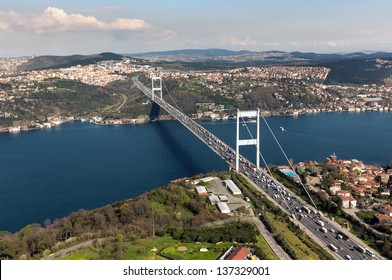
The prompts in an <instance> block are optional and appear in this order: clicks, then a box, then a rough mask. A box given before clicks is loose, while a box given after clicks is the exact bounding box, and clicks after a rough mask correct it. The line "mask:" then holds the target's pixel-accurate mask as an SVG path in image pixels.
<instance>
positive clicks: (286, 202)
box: [133, 77, 378, 260]
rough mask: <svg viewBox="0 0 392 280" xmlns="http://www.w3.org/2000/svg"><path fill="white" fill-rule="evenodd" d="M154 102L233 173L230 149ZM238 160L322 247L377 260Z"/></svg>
mask: <svg viewBox="0 0 392 280" xmlns="http://www.w3.org/2000/svg"><path fill="white" fill-rule="evenodd" d="M133 81H134V83H135V84H136V86H137V87H138V88H139V89H140V90H141V91H142V92H143V93H144V94H145V95H146V96H147V97H149V98H150V99H151V98H152V93H151V91H150V90H149V89H147V88H146V87H145V86H144V85H143V84H142V83H141V82H140V81H139V80H138V79H137V77H135V78H133ZM154 102H156V103H157V104H158V105H159V106H161V108H162V109H164V110H166V111H167V112H168V113H169V114H171V115H172V116H173V117H175V118H176V119H177V120H178V121H180V122H181V123H182V124H183V125H184V126H185V127H187V128H188V129H189V130H190V131H191V132H192V133H193V134H194V135H195V136H197V137H198V138H199V139H200V140H201V141H203V142H204V143H205V144H206V145H207V146H208V147H209V148H210V149H212V150H213V151H214V152H215V153H216V154H217V155H218V156H219V157H221V158H222V159H223V160H225V161H226V162H227V163H228V165H229V166H230V167H231V168H232V169H235V151H234V150H233V149H232V148H231V147H230V146H228V145H227V144H226V143H225V142H223V141H222V140H220V139H219V138H218V137H216V136H215V135H213V134H212V133H210V132H209V131H208V130H206V129H205V128H204V127H202V126H201V125H200V124H198V123H196V122H195V121H194V120H192V119H191V118H189V117H188V116H186V115H185V114H183V113H182V112H181V111H180V110H178V109H176V108H174V107H173V106H172V105H170V104H168V103H167V102H166V101H164V100H163V99H161V98H159V97H157V96H155V97H154ZM239 159H240V170H237V172H240V173H242V174H243V175H244V176H245V177H247V178H248V179H249V180H250V181H252V182H253V183H254V185H255V186H257V188H258V189H259V190H260V191H261V192H262V193H264V194H265V195H267V197H269V198H270V199H272V200H273V201H274V202H275V203H276V204H277V205H279V206H280V208H281V209H282V210H284V211H285V212H286V213H287V214H288V215H289V216H290V217H291V218H292V219H293V220H294V222H295V223H298V224H299V225H301V226H302V228H305V229H306V231H307V233H308V234H309V235H310V236H311V237H312V238H313V239H315V238H316V239H318V240H319V243H321V244H323V245H324V247H325V248H327V249H328V250H329V251H330V252H331V253H332V254H334V255H335V256H336V257H337V258H340V259H345V260H351V259H353V260H369V259H378V257H377V256H376V255H375V254H374V252H373V251H372V250H371V249H369V248H366V247H365V245H364V244H363V242H362V245H360V244H358V243H357V242H356V241H354V240H353V238H350V237H349V235H350V234H348V233H347V232H346V231H345V230H344V229H343V228H342V227H340V226H339V225H337V224H336V223H333V222H332V221H331V220H330V219H329V218H327V217H324V216H322V215H321V213H320V212H319V211H317V209H315V208H313V207H312V206H310V205H309V204H307V203H306V202H304V201H303V200H302V199H300V198H299V197H297V196H296V195H295V194H294V193H292V192H291V191H290V190H288V189H287V188H286V187H284V186H283V185H282V184H280V183H279V182H277V181H276V180H275V179H274V178H273V177H272V176H270V175H268V174H267V173H266V172H265V171H264V170H261V169H257V168H256V166H255V164H253V163H252V162H250V161H249V160H247V159H246V158H244V157H242V156H240V157H239ZM339 227H340V228H339ZM345 232H346V233H345Z"/></svg>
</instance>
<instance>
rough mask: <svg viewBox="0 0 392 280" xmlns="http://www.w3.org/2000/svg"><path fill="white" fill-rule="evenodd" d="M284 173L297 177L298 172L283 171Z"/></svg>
mask: <svg viewBox="0 0 392 280" xmlns="http://www.w3.org/2000/svg"><path fill="white" fill-rule="evenodd" d="M283 173H284V174H286V175H287V176H290V177H297V174H295V173H294V172H293V171H283Z"/></svg>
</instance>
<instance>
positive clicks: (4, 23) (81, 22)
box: [0, 7, 163, 34]
mask: <svg viewBox="0 0 392 280" xmlns="http://www.w3.org/2000/svg"><path fill="white" fill-rule="evenodd" d="M0 16H1V21H0V31H13V30H26V31H32V32H35V33H39V34H42V33H55V32H61V31H92V30H109V31H110V30H111V31H117V30H118V31H141V30H160V29H159V28H158V27H155V26H153V25H150V24H148V23H146V22H145V21H144V20H143V19H137V18H135V19H132V18H116V19H114V20H113V21H111V22H104V21H101V20H98V19H97V18H95V17H93V16H85V15H82V14H79V13H71V14H68V13H66V12H65V11H64V10H62V9H59V8H55V7H48V8H46V9H45V10H44V11H43V12H42V13H41V14H33V15H30V16H24V15H21V14H18V13H15V12H12V11H10V12H1V11H0ZM162 31H163V30H162Z"/></svg>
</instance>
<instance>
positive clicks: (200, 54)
mask: <svg viewBox="0 0 392 280" xmlns="http://www.w3.org/2000/svg"><path fill="white" fill-rule="evenodd" d="M132 56H135V57H157V58H159V57H162V58H165V57H176V58H177V59H178V60H180V61H181V60H187V58H189V57H192V60H193V61H195V60H197V58H199V60H200V61H204V60H205V59H206V58H207V59H208V58H209V59H211V58H217V57H227V58H230V59H233V60H235V57H237V56H240V57H244V56H246V57H249V59H251V60H255V59H254V58H253V59H252V56H255V57H256V58H257V57H259V58H260V59H268V60H270V59H271V58H274V57H276V58H277V59H279V58H280V57H285V58H287V59H292V60H310V61H314V60H317V61H318V60H341V59H375V58H383V59H392V53H387V52H372V53H365V52H355V53H349V54H335V53H333V54H319V53H313V52H284V51H277V50H271V51H262V52H255V51H248V50H241V51H232V50H227V49H184V50H171V51H157V52H146V53H138V54H132Z"/></svg>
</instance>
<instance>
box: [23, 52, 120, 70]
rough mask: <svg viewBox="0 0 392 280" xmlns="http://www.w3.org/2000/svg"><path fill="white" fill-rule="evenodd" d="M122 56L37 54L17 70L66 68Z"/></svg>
mask: <svg viewBox="0 0 392 280" xmlns="http://www.w3.org/2000/svg"><path fill="white" fill-rule="evenodd" d="M122 58H123V56H122V55H118V54H115V53H110V52H106V53H100V54H95V55H69V56H49V55H47V56H37V57H34V58H33V59H31V60H29V61H28V62H26V63H24V64H22V65H20V66H19V67H18V71H30V70H43V69H56V68H66V67H71V66H76V65H89V64H95V63H97V62H100V61H106V60H121V59H122Z"/></svg>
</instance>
